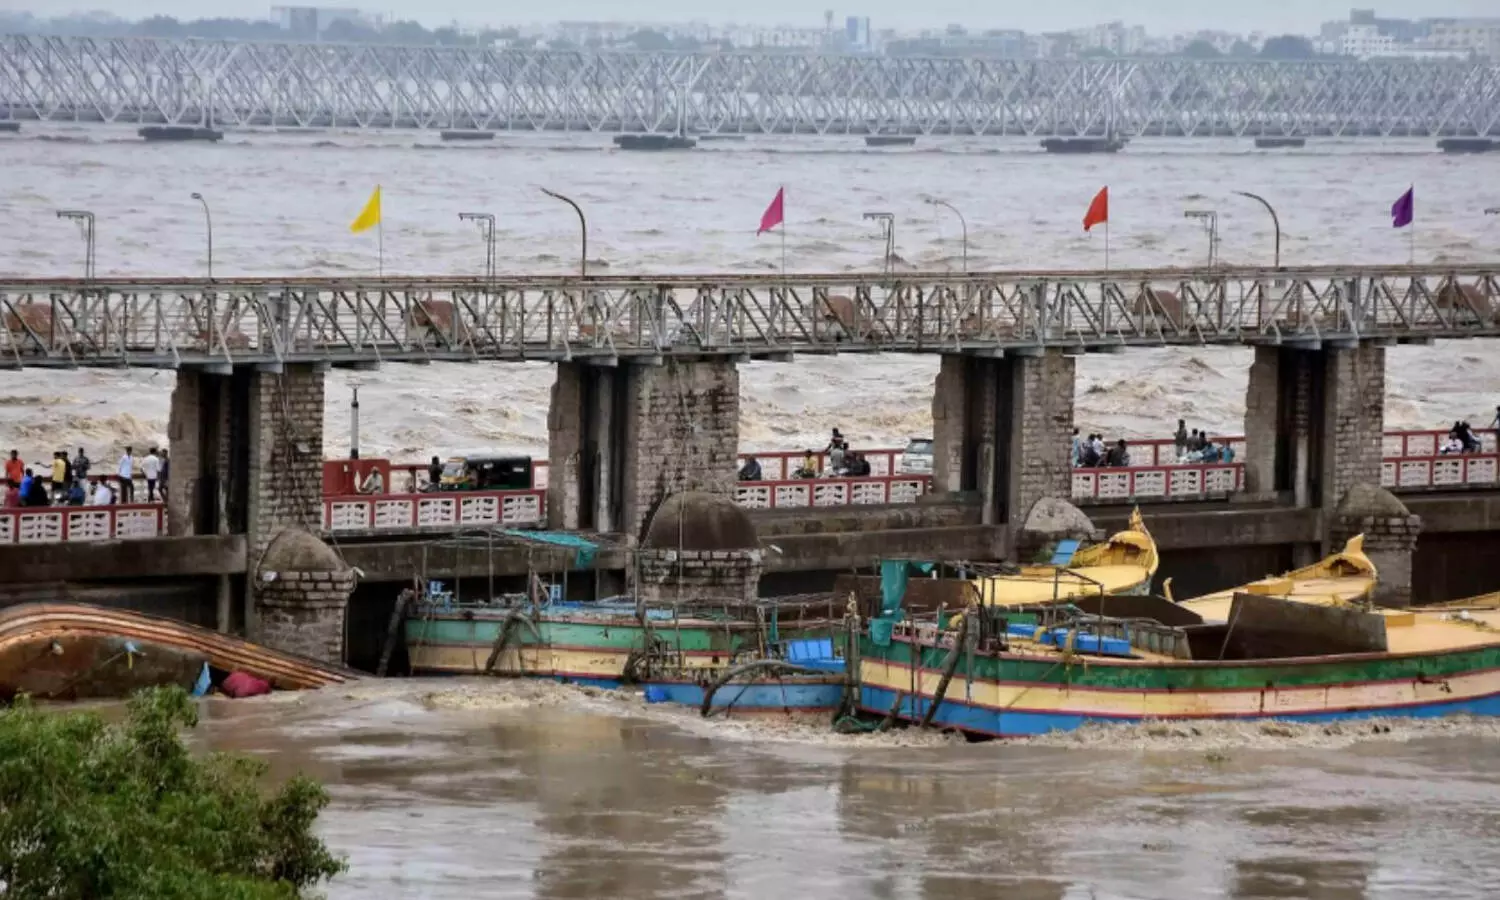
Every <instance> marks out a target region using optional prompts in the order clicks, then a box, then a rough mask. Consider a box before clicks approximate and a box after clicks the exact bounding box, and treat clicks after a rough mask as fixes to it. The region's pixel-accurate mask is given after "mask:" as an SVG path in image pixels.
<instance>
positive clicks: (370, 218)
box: [349, 184, 380, 233]
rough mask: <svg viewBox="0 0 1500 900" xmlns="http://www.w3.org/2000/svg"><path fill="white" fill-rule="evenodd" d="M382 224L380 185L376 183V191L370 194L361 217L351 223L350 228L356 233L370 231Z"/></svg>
mask: <svg viewBox="0 0 1500 900" xmlns="http://www.w3.org/2000/svg"><path fill="white" fill-rule="evenodd" d="M379 224H380V185H378V184H377V185H375V193H373V194H371V195H370V202H369V203H366V204H365V208H364V209H363V210H362V211H361V212H360V214H359V218H357V219H355V220H354V221H353V222H350V223H349V230H350V231H353V232H355V233H359V232H361V231H369V230H370V229H371V228H374V227H375V226H376V225H379Z"/></svg>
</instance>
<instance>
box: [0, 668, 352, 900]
mask: <svg viewBox="0 0 1500 900" xmlns="http://www.w3.org/2000/svg"><path fill="white" fill-rule="evenodd" d="M197 721H198V714H197V707H196V706H195V705H194V702H193V700H192V699H191V698H190V697H189V696H188V695H187V693H186V692H185V691H183V690H182V689H181V688H176V687H173V688H157V689H153V690H149V691H142V692H141V693H139V694H137V695H136V696H135V697H134V698H132V699H131V701H130V703H129V706H128V708H127V714H126V717H125V721H124V722H122V723H119V724H107V723H106V722H105V721H104V719H102V718H101V717H100V716H99V715H98V714H97V713H93V712H69V713H53V712H42V711H40V710H37V709H36V708H34V707H33V706H32V705H31V704H30V703H29V702H26V701H24V700H23V701H21V702H19V703H18V704H17V705H16V706H15V707H13V708H11V709H9V710H6V711H4V712H0V884H3V886H4V887H3V894H4V896H5V897H6V898H18V900H31V898H44V897H45V898H58V900H75V898H76V900H84V898H87V900H113V898H130V900H136V898H140V900H146V898H152V900H178V898H180V900H197V898H202V900H271V898H277V900H291V898H296V897H299V896H301V893H302V892H303V891H305V890H306V889H308V888H310V887H312V886H314V885H316V884H318V883H319V882H321V881H323V880H325V879H329V878H332V877H333V876H335V875H337V874H338V873H340V872H342V871H344V870H345V868H346V865H345V863H344V862H343V860H341V859H339V858H336V857H334V856H333V855H332V854H331V853H330V852H329V851H328V848H327V847H326V846H324V844H323V842H322V841H321V840H319V839H318V838H317V837H316V836H315V835H314V834H313V831H312V826H313V822H314V820H316V818H317V816H318V813H319V811H321V810H322V809H323V808H324V807H325V806H327V805H328V795H327V793H326V792H324V790H323V788H322V787H321V786H320V785H318V784H317V783H315V782H313V781H311V780H310V779H307V778H304V777H302V776H298V777H296V778H293V779H292V780H291V781H289V782H288V783H286V784H285V785H283V786H282V787H281V788H280V789H279V790H278V791H276V792H275V793H272V794H269V795H267V794H266V793H265V792H264V791H262V789H261V785H260V782H259V779H260V778H261V776H263V775H264V774H265V772H266V766H265V764H264V763H262V762H260V761H259V760H254V759H250V758H246V757H240V756H231V755H223V754H214V755H210V756H207V757H196V756H194V755H192V754H190V753H189V752H188V748H187V746H186V745H185V744H184V743H183V741H182V738H181V730H182V729H183V728H192V727H194V726H195V725H197Z"/></svg>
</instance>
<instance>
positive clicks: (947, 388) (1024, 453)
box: [932, 350, 1075, 530]
mask: <svg viewBox="0 0 1500 900" xmlns="http://www.w3.org/2000/svg"><path fill="white" fill-rule="evenodd" d="M1074 375H1075V365H1074V359H1073V357H1071V356H1065V355H1063V354H1062V353H1061V352H1059V351H1056V350H1048V351H1045V352H1043V353H1042V354H1041V355H1038V356H1007V357H1005V358H1003V359H996V358H991V357H974V356H960V355H955V354H947V355H944V357H943V361H942V366H941V368H940V370H939V372H938V378H937V383H936V385H935V388H934V392H933V399H932V416H933V439H934V446H933V491H934V492H936V493H938V494H940V495H949V496H951V495H955V494H959V493H964V494H973V495H977V496H978V498H979V502H980V504H981V517H980V518H981V521H982V522H983V523H984V524H987V525H1001V524H1006V523H1009V524H1011V525H1013V526H1016V525H1019V524H1020V523H1021V522H1022V521H1024V519H1025V517H1026V514H1027V513H1028V512H1029V511H1030V510H1031V508H1032V506H1034V505H1035V504H1036V502H1037V501H1038V500H1040V499H1042V498H1043V497H1063V498H1066V497H1068V496H1069V495H1070V494H1071V488H1072V468H1071V461H1070V459H1069V457H1070V454H1071V444H1072V434H1073V389H1074ZM1012 530H1014V529H1012Z"/></svg>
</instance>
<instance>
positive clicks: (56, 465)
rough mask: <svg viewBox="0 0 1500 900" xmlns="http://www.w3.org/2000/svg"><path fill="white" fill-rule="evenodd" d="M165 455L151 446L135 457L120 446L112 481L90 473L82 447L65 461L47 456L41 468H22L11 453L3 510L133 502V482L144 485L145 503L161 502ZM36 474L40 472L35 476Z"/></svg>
mask: <svg viewBox="0 0 1500 900" xmlns="http://www.w3.org/2000/svg"><path fill="white" fill-rule="evenodd" d="M169 464H170V463H169V460H168V457H167V451H166V450H165V449H158V448H156V447H152V448H151V450H150V452H149V453H147V454H146V455H145V456H144V457H140V458H137V457H136V456H135V449H134V448H133V447H126V448H125V452H124V454H122V455H121V456H120V460H119V462H118V463H117V464H116V465H115V475H114V477H113V478H110V477H107V476H101V475H99V474H97V473H94V472H93V471H92V470H93V467H94V463H93V460H91V459H89V456H88V453H86V452H85V451H84V449H83V448H82V447H79V448H78V454H77V455H76V456H73V457H71V458H70V457H69V456H68V452H67V451H66V450H58V451H55V452H54V453H53V454H52V461H51V463H49V464H48V465H45V466H27V465H26V464H25V463H24V462H22V461H21V454H20V452H19V451H17V450H12V451H10V458H9V459H7V460H6V461H5V490H4V496H3V498H0V499H3V505H4V506H6V507H21V506H25V507H36V506H109V505H111V504H115V503H134V502H135V480H136V479H137V478H140V479H141V480H143V481H145V482H146V502H147V503H155V502H157V500H158V499H160V500H162V501H163V502H165V501H166V499H167V469H168V466H169ZM38 470H40V471H38Z"/></svg>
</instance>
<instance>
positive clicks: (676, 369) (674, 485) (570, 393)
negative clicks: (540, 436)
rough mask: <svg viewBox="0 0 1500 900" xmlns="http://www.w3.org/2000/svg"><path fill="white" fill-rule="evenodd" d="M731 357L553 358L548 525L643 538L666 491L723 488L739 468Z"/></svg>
mask: <svg viewBox="0 0 1500 900" xmlns="http://www.w3.org/2000/svg"><path fill="white" fill-rule="evenodd" d="M739 418H740V382H739V371H738V370H737V369H736V368H735V364H734V361H733V360H729V359H722V358H703V359H687V360H683V359H675V358H669V359H667V360H665V361H663V362H660V363H659V364H652V365H640V364H635V363H631V362H627V361H625V360H621V361H620V362H619V364H618V365H614V366H599V365H592V364H588V363H578V362H567V363H559V364H558V366H557V380H556V382H555V383H554V384H553V387H552V404H551V409H550V411H549V413H548V442H547V444H548V446H547V455H548V462H549V473H548V482H547V519H548V525H549V527H551V528H555V529H583V530H591V531H600V532H611V533H620V534H623V535H624V536H625V537H626V538H627V539H628V540H630V541H636V540H638V539H639V538H640V536H641V533H642V530H643V529H644V527H645V525H646V522H647V521H648V520H649V519H650V517H651V514H652V513H653V511H655V509H656V508H657V507H658V506H659V505H660V504H661V503H662V501H663V500H665V499H666V498H667V497H668V496H670V495H672V494H675V493H679V492H683V491H702V492H706V493H710V494H715V495H719V496H729V495H730V494H731V493H732V491H733V490H734V480H735V472H736V469H737V468H738V466H737V459H738V452H739Z"/></svg>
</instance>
